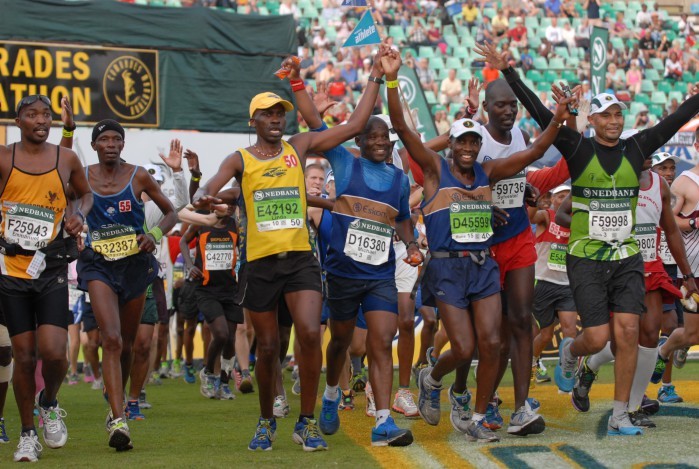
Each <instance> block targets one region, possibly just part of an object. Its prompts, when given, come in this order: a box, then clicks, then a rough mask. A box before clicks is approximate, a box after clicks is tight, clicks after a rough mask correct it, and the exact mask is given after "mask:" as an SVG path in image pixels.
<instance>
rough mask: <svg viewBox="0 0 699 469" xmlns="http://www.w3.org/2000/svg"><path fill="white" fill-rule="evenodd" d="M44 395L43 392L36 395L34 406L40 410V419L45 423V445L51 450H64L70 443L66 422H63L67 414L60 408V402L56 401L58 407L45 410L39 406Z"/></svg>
mask: <svg viewBox="0 0 699 469" xmlns="http://www.w3.org/2000/svg"><path fill="white" fill-rule="evenodd" d="M42 393H43V391H42V392H40V393H39V394H37V395H36V398H35V399H34V404H35V405H36V408H37V409H38V410H39V417H40V418H41V420H42V421H43V422H44V443H46V446H48V447H49V448H62V447H63V446H65V444H66V442H67V441H68V429H67V428H66V424H65V422H63V418H64V417H66V415H67V413H66V411H65V410H63V409H61V408H60V407H59V405H58V401H56V405H55V406H53V407H49V408H48V409H45V408H43V407H42V406H41V405H40V404H39V401H40V398H41V394H42Z"/></svg>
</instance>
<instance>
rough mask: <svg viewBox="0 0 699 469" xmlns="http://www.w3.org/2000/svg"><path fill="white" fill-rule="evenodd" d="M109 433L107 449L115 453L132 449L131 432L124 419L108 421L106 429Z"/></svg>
mask: <svg viewBox="0 0 699 469" xmlns="http://www.w3.org/2000/svg"><path fill="white" fill-rule="evenodd" d="M107 431H108V432H109V447H110V448H114V449H116V450H117V451H128V450H130V449H133V443H131V432H129V426H128V425H127V424H126V422H125V421H124V419H122V418H118V419H110V420H109V425H108V428H107Z"/></svg>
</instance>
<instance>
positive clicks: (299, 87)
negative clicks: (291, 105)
mask: <svg viewBox="0 0 699 469" xmlns="http://www.w3.org/2000/svg"><path fill="white" fill-rule="evenodd" d="M289 83H291V91H303V90H304V89H306V84H305V83H304V82H303V80H289Z"/></svg>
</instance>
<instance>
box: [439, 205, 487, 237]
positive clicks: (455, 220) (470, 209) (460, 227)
mask: <svg viewBox="0 0 699 469" xmlns="http://www.w3.org/2000/svg"><path fill="white" fill-rule="evenodd" d="M492 214H493V210H492V205H491V204H490V202H487V201H468V202H452V203H451V205H450V206H449V224H450V226H451V238H452V239H453V240H454V241H456V242H458V243H482V242H483V241H486V240H488V239H489V238H490V237H491V236H493V227H492V224H491V218H492Z"/></svg>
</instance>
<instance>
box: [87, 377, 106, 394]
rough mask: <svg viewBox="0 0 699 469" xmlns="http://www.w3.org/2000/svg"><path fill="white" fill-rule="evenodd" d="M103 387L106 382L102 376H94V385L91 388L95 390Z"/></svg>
mask: <svg viewBox="0 0 699 469" xmlns="http://www.w3.org/2000/svg"><path fill="white" fill-rule="evenodd" d="M103 387H104V382H103V381H102V377H99V378H95V377H93V378H92V386H90V388H91V389H92V390H93V391H101V390H102V388H103Z"/></svg>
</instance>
